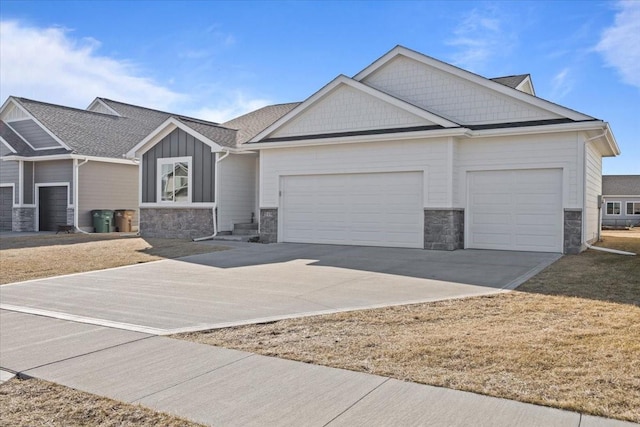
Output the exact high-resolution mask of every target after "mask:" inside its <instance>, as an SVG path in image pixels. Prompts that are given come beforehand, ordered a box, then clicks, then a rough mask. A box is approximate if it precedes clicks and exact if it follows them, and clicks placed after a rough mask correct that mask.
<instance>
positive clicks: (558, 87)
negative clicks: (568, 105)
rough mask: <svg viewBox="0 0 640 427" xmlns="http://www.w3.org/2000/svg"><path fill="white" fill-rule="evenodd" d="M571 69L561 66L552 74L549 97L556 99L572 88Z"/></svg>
mask: <svg viewBox="0 0 640 427" xmlns="http://www.w3.org/2000/svg"><path fill="white" fill-rule="evenodd" d="M570 72H571V70H570V69H569V68H563V69H562V70H560V72H559V73H557V74H556V75H555V76H553V80H552V88H551V98H552V99H555V100H558V99H562V98H564V97H565V96H566V95H567V94H568V93H569V92H571V90H572V89H573V79H571V74H570Z"/></svg>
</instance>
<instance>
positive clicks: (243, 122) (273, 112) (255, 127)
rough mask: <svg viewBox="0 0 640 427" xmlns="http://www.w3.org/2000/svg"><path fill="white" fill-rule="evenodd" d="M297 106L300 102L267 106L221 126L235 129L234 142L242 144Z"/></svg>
mask: <svg viewBox="0 0 640 427" xmlns="http://www.w3.org/2000/svg"><path fill="white" fill-rule="evenodd" d="M298 105H300V102H291V103H288V104H276V105H269V106H266V107H262V108H260V109H258V110H256V111H252V112H250V113H247V114H244V115H242V116H240V117H236V118H235V119H232V120H229V121H228V122H224V123H222V126H224V127H226V128H230V129H237V130H238V133H237V135H236V142H237V144H238V145H240V144H244V143H245V142H247V141H249V140H250V139H251V138H253V137H254V136H256V135H257V134H259V133H260V132H262V131H263V130H264V129H266V128H267V127H269V126H270V125H272V124H273V123H274V122H275V121H276V120H278V119H279V118H281V117H282V116H284V115H285V114H287V113H288V112H289V111H291V110H293V109H294V108H295V107H297V106H298Z"/></svg>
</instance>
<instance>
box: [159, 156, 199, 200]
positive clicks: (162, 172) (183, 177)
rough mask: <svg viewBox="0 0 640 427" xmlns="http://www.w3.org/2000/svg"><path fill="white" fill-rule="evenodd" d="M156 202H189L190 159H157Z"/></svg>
mask: <svg viewBox="0 0 640 427" xmlns="http://www.w3.org/2000/svg"><path fill="white" fill-rule="evenodd" d="M157 185H158V201H159V202H162V203H167V202H168V203H190V202H191V157H174V158H168V159H158V183H157Z"/></svg>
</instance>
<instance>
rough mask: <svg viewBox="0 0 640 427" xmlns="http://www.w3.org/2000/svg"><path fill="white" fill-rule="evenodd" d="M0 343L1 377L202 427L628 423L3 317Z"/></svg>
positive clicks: (189, 345) (114, 333) (13, 314)
mask: <svg viewBox="0 0 640 427" xmlns="http://www.w3.org/2000/svg"><path fill="white" fill-rule="evenodd" d="M0 337H1V339H2V341H1V342H2V345H1V346H0V368H1V369H3V370H8V371H12V372H17V373H19V375H20V376H23V377H35V378H41V379H44V380H47V381H52V382H56V383H59V384H62V385H65V386H69V387H73V388H76V389H79V390H83V391H87V392H90V393H94V394H98V395H102V396H106V397H110V398H113V399H117V400H121V401H125V402H131V403H140V404H142V405H144V406H148V407H150V408H153V409H156V410H160V411H165V412H169V413H173V414H176V415H178V416H181V417H184V418H187V419H191V420H194V421H197V422H200V423H203V424H209V425H224V426H240V425H242V426H252V425H256V426H257V425H260V426H287V425H295V426H300V425H305V426H306V425H308V426H326V425H330V426H365V425H366V426H389V425H402V426H410V425H416V426H417V425H420V426H447V427H455V426H470V425H473V426H480V427H481V426H487V427H488V426H491V427H500V426H505V427H507V426H509V427H513V426H550V427H553V426H563V427H564V426H567V427H569V426H570V427H577V426H581V427H591V426H610V427H618V426H619V427H622V426H632V425H635V424H632V423H624V422H619V421H614V420H608V419H603V418H596V417H591V416H583V415H581V414H578V413H573V412H567V411H561V410H558V409H552V408H547V407H542V406H536V405H530V404H525V403H520V402H515V401H510V400H505V399H498V398H493V397H487V396H482V395H478V394H473V393H467V392H461V391H455V390H449V389H445V388H438V387H431V386H425V385H419V384H415V383H408V382H402V381H398V380H394V379H389V378H385V377H380V376H376V375H369V374H364V373H358V372H352V371H346V370H342V369H334V368H327V367H322V366H317V365H311V364H306V363H300V362H294V361H289V360H283V359H276V358H271V357H265V356H259V355H255V354H252V353H247V352H242V351H236V350H228V349H223V348H219V347H213V346H208V345H203V344H195V343H191V342H187V341H180V340H175V339H171V338H166V337H159V336H153V335H148V334H143V333H139V332H132V331H124V330H116V329H110V328H106V327H101V326H94V325H88V324H81V323H74V322H69V321H65V320H60V319H51V318H46V317H40V316H33V315H29V314H24V313H18V312H11V311H5V310H3V311H0Z"/></svg>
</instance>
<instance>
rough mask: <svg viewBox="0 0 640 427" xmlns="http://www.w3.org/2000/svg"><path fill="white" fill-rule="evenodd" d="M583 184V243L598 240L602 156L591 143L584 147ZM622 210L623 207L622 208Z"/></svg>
mask: <svg viewBox="0 0 640 427" xmlns="http://www.w3.org/2000/svg"><path fill="white" fill-rule="evenodd" d="M585 168H586V170H585V172H586V182H585V186H586V187H585V210H586V214H585V229H584V230H585V236H584V238H585V241H586V242H592V241H594V240H596V239H597V238H598V228H600V222H599V218H598V213H599V209H598V195H600V194H602V156H601V155H600V153H599V152H598V150H597V149H596V148H595V146H594V144H593V143H588V144H587V145H586V165H585ZM622 209H624V206H623V207H622Z"/></svg>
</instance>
